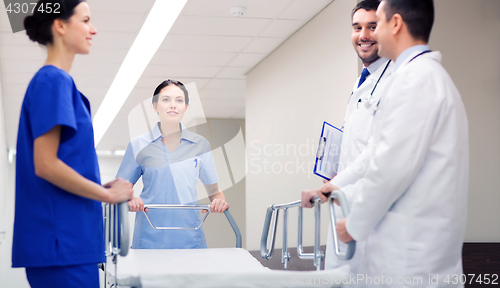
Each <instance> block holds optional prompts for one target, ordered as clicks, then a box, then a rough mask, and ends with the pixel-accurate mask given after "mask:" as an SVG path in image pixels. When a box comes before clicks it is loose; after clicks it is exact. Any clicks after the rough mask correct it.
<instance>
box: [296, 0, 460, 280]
mask: <svg viewBox="0 0 500 288" xmlns="http://www.w3.org/2000/svg"><path fill="white" fill-rule="evenodd" d="M433 21H434V6H433V2H432V0H383V1H382V2H381V4H380V6H379V8H378V9H377V29H376V31H375V35H376V37H377V40H378V42H379V55H381V56H385V57H387V58H389V59H392V60H394V61H395V65H394V68H393V70H392V72H391V75H389V77H388V79H387V80H386V83H385V85H384V87H383V89H382V91H381V93H382V94H381V95H382V96H381V97H380V101H379V102H378V103H375V104H374V105H372V111H373V113H374V118H373V135H372V139H371V141H373V142H372V143H373V145H369V146H368V147H369V157H366V158H365V159H366V162H365V163H366V165H367V170H366V172H365V173H364V176H363V178H361V179H360V180H358V181H356V183H354V184H352V185H346V186H341V187H336V186H334V185H332V184H331V183H326V184H325V185H324V186H323V187H322V188H320V189H319V190H318V191H317V195H318V196H320V197H321V198H322V200H324V201H326V197H325V196H324V193H327V192H330V191H333V190H337V189H340V190H342V191H344V192H345V193H346V194H355V195H357V197H356V199H355V201H354V202H353V204H352V207H351V213H350V214H349V215H348V217H347V218H345V219H342V220H339V221H338V223H337V228H336V230H337V231H338V233H339V238H340V240H341V241H343V242H349V241H351V240H353V239H354V240H358V241H360V240H361V241H366V246H365V255H364V258H363V261H362V265H361V267H360V273H361V274H359V275H357V276H358V279H357V280H356V281H357V284H361V285H363V286H370V285H374V286H377V287H380V286H394V285H398V287H401V286H404V287H416V286H421V287H463V284H460V275H461V274H462V257H461V250H462V243H463V239H464V234H465V224H466V201H467V186H468V160H469V159H468V126H467V117H466V114H465V109H464V106H463V103H462V100H461V98H460V94H459V92H458V90H457V89H456V87H455V85H454V84H453V81H452V80H451V78H450V76H449V75H448V73H447V72H446V71H445V69H444V68H443V67H442V66H441V63H440V60H441V54H440V53H439V52H429V48H428V46H427V42H428V40H429V36H430V32H431V29H432V25H433ZM309 196H310V195H309V194H307V193H306V194H305V195H304V194H303V204H302V205H303V206H305V207H308V206H311V205H310V204H309V201H308V200H309V199H307V197H309ZM457 277H458V281H456V280H457Z"/></svg>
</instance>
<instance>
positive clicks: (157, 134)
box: [151, 122, 196, 144]
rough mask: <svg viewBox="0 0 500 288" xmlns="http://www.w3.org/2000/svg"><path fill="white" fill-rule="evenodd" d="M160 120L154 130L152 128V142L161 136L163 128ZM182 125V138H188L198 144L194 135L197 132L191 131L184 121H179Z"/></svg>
mask: <svg viewBox="0 0 500 288" xmlns="http://www.w3.org/2000/svg"><path fill="white" fill-rule="evenodd" d="M160 124H161V123H160V122H158V123H157V124H156V125H155V127H154V128H153V130H151V139H152V140H151V142H153V141H156V140H157V139H158V138H161V137H162V135H161V130H160ZM179 125H180V126H181V140H182V139H184V140H187V141H189V142H192V143H195V144H196V137H195V136H194V135H195V134H194V133H193V132H191V131H189V130H188V129H187V128H186V127H185V126H184V125H182V123H179Z"/></svg>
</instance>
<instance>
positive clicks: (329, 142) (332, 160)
mask: <svg viewBox="0 0 500 288" xmlns="http://www.w3.org/2000/svg"><path fill="white" fill-rule="evenodd" d="M343 135H344V134H343V132H342V130H340V129H339V128H337V127H335V126H333V125H332V124H330V123H328V122H326V121H325V122H323V128H322V129H321V136H320V137H319V144H318V151H317V152H316V161H315V164H314V170H313V173H314V174H316V175H318V176H320V177H321V178H325V179H326V180H331V179H332V178H333V176H335V175H336V174H337V170H338V168H339V158H340V149H341V145H342V136H343Z"/></svg>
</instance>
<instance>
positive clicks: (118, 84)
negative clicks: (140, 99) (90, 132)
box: [94, 0, 187, 145]
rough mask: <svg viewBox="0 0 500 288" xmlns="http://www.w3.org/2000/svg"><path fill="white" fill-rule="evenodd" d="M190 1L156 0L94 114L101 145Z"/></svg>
mask: <svg viewBox="0 0 500 288" xmlns="http://www.w3.org/2000/svg"><path fill="white" fill-rule="evenodd" d="M186 1H187V0H156V2H155V4H154V5H153V7H152V8H151V11H150V12H149V15H148V18H147V19H146V21H145V22H144V25H143V26H142V28H141V31H140V32H139V35H137V38H136V39H135V40H134V44H132V47H131V48H130V50H129V52H128V54H127V56H126V57H125V60H124V61H123V63H122V65H121V67H120V70H119V71H118V73H117V75H116V77H115V79H114V80H113V83H112V84H111V87H110V88H109V90H108V93H107V94H106V97H105V98H104V100H103V102H102V103H101V106H100V107H99V110H98V111H97V113H96V115H95V117H94V139H95V144H96V145H98V143H99V141H101V139H102V137H103V136H104V133H105V132H106V131H107V130H108V128H109V126H110V125H111V123H112V122H113V120H114V118H115V116H116V115H117V114H118V112H119V111H120V109H121V107H122V105H123V103H124V102H125V100H126V99H127V97H128V95H129V94H130V92H131V91H132V89H133V88H134V86H135V84H136V83H137V81H138V80H139V78H140V77H141V75H142V72H143V71H144V69H145V68H146V66H147V65H148V64H149V61H150V60H151V58H153V56H154V54H155V53H156V51H157V50H158V48H159V47H160V45H161V43H162V42H163V39H164V38H165V36H166V35H167V33H168V32H169V31H170V28H171V27H172V25H173V24H174V22H175V20H176V19H177V17H178V16H179V14H180V13H181V11H182V8H183V7H184V5H185V4H186Z"/></svg>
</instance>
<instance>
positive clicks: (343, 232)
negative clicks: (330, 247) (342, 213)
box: [335, 218, 354, 243]
mask: <svg viewBox="0 0 500 288" xmlns="http://www.w3.org/2000/svg"><path fill="white" fill-rule="evenodd" d="M346 221H347V218H342V219H340V220H338V221H337V226H336V227H335V230H337V235H338V236H339V240H340V241H342V242H344V243H349V242H351V241H352V240H354V239H353V238H352V237H351V235H350V234H349V232H347V229H346V227H345V223H346Z"/></svg>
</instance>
